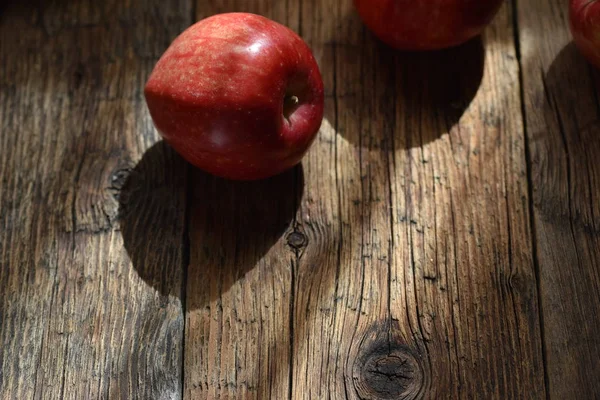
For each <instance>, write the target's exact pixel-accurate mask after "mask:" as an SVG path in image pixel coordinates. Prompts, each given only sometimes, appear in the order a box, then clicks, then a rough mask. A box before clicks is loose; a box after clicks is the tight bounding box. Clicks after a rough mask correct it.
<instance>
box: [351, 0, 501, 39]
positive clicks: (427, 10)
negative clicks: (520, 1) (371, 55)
mask: <svg viewBox="0 0 600 400" xmlns="http://www.w3.org/2000/svg"><path fill="white" fill-rule="evenodd" d="M501 4H502V0H354V5H355V6H356V9H357V11H358V14H359V15H360V17H361V18H362V20H363V22H364V23H365V25H367V27H368V28H369V29H370V30H371V31H373V33H374V34H375V35H376V36H377V37H378V38H379V39H380V40H382V41H383V42H385V43H387V44H388V45H390V46H392V47H394V48H396V49H401V50H439V49H444V48H447V47H452V46H456V45H459V44H461V43H464V42H466V41H468V40H469V39H471V38H473V37H475V36H477V35H479V34H480V33H481V31H483V29H484V28H485V27H486V26H487V25H488V24H489V23H490V22H491V20H492V18H493V17H494V15H496V13H497V12H498V9H499V8H500V5H501Z"/></svg>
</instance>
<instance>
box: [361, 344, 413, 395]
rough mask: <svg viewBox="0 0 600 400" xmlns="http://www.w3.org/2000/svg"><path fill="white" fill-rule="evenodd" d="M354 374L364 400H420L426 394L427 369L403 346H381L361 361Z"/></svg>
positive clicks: (367, 352) (366, 354)
mask: <svg viewBox="0 0 600 400" xmlns="http://www.w3.org/2000/svg"><path fill="white" fill-rule="evenodd" d="M354 372H355V373H354V385H355V388H356V391H357V393H358V395H359V397H360V398H361V399H416V398H419V397H420V395H421V394H422V390H423V384H424V375H423V368H422V366H421V363H420V362H419V360H418V359H417V358H416V357H415V356H414V355H413V353H412V351H411V350H410V349H409V348H407V347H406V346H403V345H398V344H394V343H391V344H389V343H382V342H380V343H378V345H377V346H374V347H371V348H370V349H369V350H368V351H366V352H365V353H363V355H362V356H361V357H360V358H359V359H358V360H357V364H355V368H354Z"/></svg>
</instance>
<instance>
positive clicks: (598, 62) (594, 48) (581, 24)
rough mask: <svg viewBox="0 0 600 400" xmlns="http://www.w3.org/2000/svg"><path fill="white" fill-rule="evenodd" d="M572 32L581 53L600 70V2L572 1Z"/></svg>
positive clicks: (587, 0)
mask: <svg viewBox="0 0 600 400" xmlns="http://www.w3.org/2000/svg"><path fill="white" fill-rule="evenodd" d="M569 16H570V18H569V19H570V22H571V24H570V25H571V32H572V33H573V38H574V39H575V44H576V45H577V47H578V48H579V50H580V51H581V53H582V54H583V55H584V56H585V57H586V58H587V59H588V60H589V62H591V63H592V64H594V65H595V66H596V67H597V68H600V1H597V0H570V2H569Z"/></svg>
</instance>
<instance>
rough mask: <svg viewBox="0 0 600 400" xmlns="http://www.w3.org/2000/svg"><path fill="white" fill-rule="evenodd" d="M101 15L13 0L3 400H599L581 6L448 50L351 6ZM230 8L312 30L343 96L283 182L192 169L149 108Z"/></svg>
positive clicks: (60, 3)
mask: <svg viewBox="0 0 600 400" xmlns="http://www.w3.org/2000/svg"><path fill="white" fill-rule="evenodd" d="M92 3H93V2H88V1H84V0H68V1H67V0H55V1H52V2H37V1H28V0H23V1H20V2H17V1H10V2H8V3H7V2H3V3H2V4H1V5H0V149H2V152H1V153H0V178H1V179H0V398H2V399H4V398H6V399H24V398H56V399H62V398H73V399H80V398H109V399H112V398H144V399H164V398H168V399H171V398H186V399H196V398H243V399H250V398H256V399H265V398H275V399H283V398H294V399H296V398H311V399H325V398H336V399H337V398H348V399H354V398H361V399H379V398H382V399H385V398H403V399H413V398H435V399H439V398H451V399H454V398H535V399H538V398H544V397H550V398H556V399H566V398H582V399H584V398H594V397H597V396H599V395H600V385H598V384H597V383H596V382H597V377H598V376H600V366H599V364H598V363H597V359H598V356H599V355H600V340H599V339H598V335H597V333H598V332H599V328H600V313H599V311H598V310H599V309H600V296H599V290H598V288H599V287H600V280H599V279H600V278H599V275H598V273H597V270H598V267H599V264H600V240H599V237H600V234H599V232H600V228H598V227H600V219H599V218H600V202H598V201H596V199H597V198H599V195H600V167H599V166H600V164H599V163H598V162H597V161H596V159H598V158H599V156H600V141H598V140H596V139H597V137H598V136H599V133H600V132H599V131H600V124H598V121H599V120H600V118H599V113H600V104H599V102H598V98H599V94H598V89H599V88H600V74H599V73H598V72H597V71H594V70H593V69H591V68H590V67H589V65H588V64H587V63H586V62H585V61H584V60H583V59H582V58H581V56H580V55H579V54H578V53H577V51H576V49H575V48H574V47H573V45H570V44H569V41H570V36H569V33H568V30H567V25H566V9H565V7H566V4H563V3H564V2H561V1H559V0H552V1H550V2H546V1H542V0H530V1H524V0H520V1H517V0H515V1H514V2H513V4H511V3H510V2H507V4H505V6H504V7H503V9H502V10H501V12H500V13H499V15H498V16H497V18H496V19H495V21H494V23H493V24H492V26H490V27H489V28H488V29H487V30H486V32H485V34H484V35H483V37H482V38H481V39H477V40H474V41H472V42H470V43H468V44H466V45H464V46H461V47H459V48H456V49H452V50H448V51H443V52H437V53H401V52H394V51H392V50H390V49H389V48H387V47H386V46H384V45H382V44H380V43H379V42H378V41H377V40H376V39H374V37H373V36H372V35H371V34H370V33H369V32H368V31H367V30H366V29H365V28H364V27H363V25H362V24H361V23H360V20H359V19H358V17H357V15H356V14H355V12H354V10H353V8H352V3H351V1H342V0H321V1H316V0H303V1H298V2H295V1H270V0H250V1H243V0H219V1H201V0H176V1H174V2H169V3H165V2H161V1H158V0H151V1H145V2H142V1H138V0H133V1H129V2H120V1H109V2H104V3H102V2H101V3H98V4H96V3H93V4H92ZM515 6H516V9H515ZM227 11H250V12H255V13H259V14H262V15H265V16H267V17H270V18H272V19H275V20H277V21H279V22H281V23H284V24H286V25H288V26H290V27H291V28H292V29H294V30H295V31H297V32H298V33H300V34H301V35H302V36H303V37H304V38H305V39H306V40H307V42H308V43H309V45H310V46H311V47H312V48H313V50H314V54H315V56H316V58H317V60H318V62H319V64H320V66H321V69H322V73H323V78H324V82H325V86H326V110H325V120H324V121H323V126H322V129H321V132H320V134H319V137H318V139H317V141H316V143H315V145H314V147H313V148H312V149H311V151H310V153H309V154H308V156H307V158H306V159H305V160H304V162H303V163H302V165H301V166H299V167H297V168H295V169H293V170H291V171H288V172H286V173H284V174H282V175H280V176H278V177H274V178H272V179H268V180H265V181H262V182H254V183H235V182H228V181H225V180H222V179H217V178H214V177H211V176H208V175H206V174H204V173H202V172H200V171H198V170H196V169H194V168H191V167H190V166H189V165H187V164H186V163H185V162H183V161H182V160H181V158H180V157H178V156H177V155H176V154H175V153H174V152H173V151H172V150H171V149H170V148H169V147H168V146H166V145H165V144H164V143H163V142H160V140H159V137H158V135H157V134H156V132H155V129H154V128H153V127H152V124H151V122H150V119H149V116H148V113H147V110H146V107H145V104H144V101H143V97H142V93H141V89H142V87H143V85H144V82H145V80H146V78H147V76H148V75H149V73H150V70H151V68H152V67H153V65H154V63H155V62H156V60H157V59H158V57H159V56H160V54H161V53H162V52H163V51H164V50H165V49H166V48H167V46H168V45H169V43H170V42H171V40H172V39H173V38H174V37H175V36H176V35H177V34H178V33H180V32H181V31H182V30H183V29H185V28H186V27H187V26H188V25H189V24H191V23H192V21H193V20H198V19H201V18H204V17H206V16H208V15H212V14H215V13H219V12H227ZM528 163H529V166H528ZM544 372H546V373H545V374H544Z"/></svg>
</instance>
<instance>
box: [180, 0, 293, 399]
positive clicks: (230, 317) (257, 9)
mask: <svg viewBox="0 0 600 400" xmlns="http://www.w3.org/2000/svg"><path fill="white" fill-rule="evenodd" d="M297 7H298V3H297V2H282V1H280V2H273V1H265V0H262V1H258V0H253V1H242V0H235V1H226V2H222V1H219V2H205V1H198V2H197V19H198V20H199V19H202V18H205V17H207V16H210V15H213V14H216V13H223V12H233V11H245V12H254V13H257V14H261V15H264V16H266V17H269V18H272V19H274V20H276V21H278V22H281V23H283V24H286V25H288V26H290V27H291V28H292V29H297V28H298V25H297V24H298V12H297ZM191 182H192V186H193V189H192V191H193V193H192V196H191V200H190V206H191V210H190V225H189V229H190V265H189V268H188V274H187V303H186V304H187V311H186V335H185V379H184V397H185V398H188V399H196V398H242V399H253V398H256V399H269V398H272V399H284V398H287V397H288V395H289V393H290V389H291V387H290V370H289V368H290V365H291V362H290V358H291V353H290V350H291V346H290V340H291V337H292V334H293V333H292V332H291V329H290V327H291V317H290V309H291V305H292V302H293V299H294V295H293V293H292V283H293V276H292V270H293V268H295V267H294V265H295V263H296V258H297V256H296V248H295V247H294V246H296V247H298V246H301V243H299V242H298V238H296V237H295V236H294V235H292V236H289V235H290V234H292V233H293V226H294V218H295V215H296V209H297V207H298V205H299V199H300V198H301V197H302V187H303V183H302V182H303V170H302V168H301V167H298V168H296V169H294V170H292V171H289V172H286V173H284V174H283V175H281V176H277V177H274V178H272V179H268V180H265V181H260V182H246V183H241V182H228V181H225V180H221V179H217V178H214V177H211V176H208V175H206V174H204V173H202V172H200V171H198V170H194V172H193V174H192V179H191ZM288 243H290V244H288Z"/></svg>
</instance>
